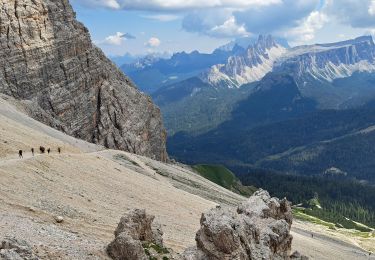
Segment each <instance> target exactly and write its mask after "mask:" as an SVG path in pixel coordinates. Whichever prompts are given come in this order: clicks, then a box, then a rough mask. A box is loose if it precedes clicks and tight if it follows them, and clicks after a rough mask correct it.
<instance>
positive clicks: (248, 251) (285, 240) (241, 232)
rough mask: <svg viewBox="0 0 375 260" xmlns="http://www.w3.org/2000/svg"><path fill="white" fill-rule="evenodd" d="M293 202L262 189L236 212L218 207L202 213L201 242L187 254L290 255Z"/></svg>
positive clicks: (192, 259)
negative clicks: (273, 196) (271, 194)
mask: <svg viewBox="0 0 375 260" xmlns="http://www.w3.org/2000/svg"><path fill="white" fill-rule="evenodd" d="M292 221H293V216H292V212H291V207H290V203H289V202H288V201H287V200H286V199H283V200H279V199H277V198H271V197H270V195H269V194H268V192H267V191H263V190H259V191H257V192H256V193H254V195H253V196H252V197H250V198H249V199H248V200H247V201H246V202H244V203H243V204H242V205H240V206H239V207H238V208H237V211H235V212H233V211H230V210H228V209H224V208H221V207H216V208H214V209H211V210H210V211H208V212H207V213H204V214H202V217H201V228H200V229H199V230H198V232H197V234H196V242H197V245H196V247H195V248H189V249H187V250H186V251H185V252H184V253H183V256H184V258H185V259H187V260H201V259H202V260H203V259H220V260H221V259H236V260H237V259H238V260H242V259H243V260H245V259H290V251H291V245H292V235H291V234H290V228H291V225H292Z"/></svg>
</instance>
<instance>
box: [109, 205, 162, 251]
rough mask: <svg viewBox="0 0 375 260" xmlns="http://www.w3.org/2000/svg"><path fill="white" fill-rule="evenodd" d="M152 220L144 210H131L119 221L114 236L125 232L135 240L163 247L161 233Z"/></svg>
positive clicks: (157, 225) (153, 217)
mask: <svg viewBox="0 0 375 260" xmlns="http://www.w3.org/2000/svg"><path fill="white" fill-rule="evenodd" d="M154 219H155V216H152V215H149V214H147V213H146V210H144V209H134V210H131V211H129V212H128V213H126V214H125V215H124V216H123V217H122V218H121V219H120V222H119V224H118V226H117V228H116V230H115V236H116V237H117V236H118V235H120V234H121V233H123V232H126V233H128V234H129V235H130V236H131V237H132V238H133V239H135V240H140V241H144V242H149V243H154V244H157V245H160V246H163V238H162V236H163V232H162V231H161V227H160V225H159V224H157V223H154V222H153V221H154Z"/></svg>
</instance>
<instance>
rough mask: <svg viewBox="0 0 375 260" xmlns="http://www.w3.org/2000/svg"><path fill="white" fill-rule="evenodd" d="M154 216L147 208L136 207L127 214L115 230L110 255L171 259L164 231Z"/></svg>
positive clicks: (119, 259)
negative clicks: (164, 244)
mask: <svg viewBox="0 0 375 260" xmlns="http://www.w3.org/2000/svg"><path fill="white" fill-rule="evenodd" d="M154 218H155V217H154V216H152V215H148V214H146V211H145V210H140V209H135V210H132V211H130V212H128V213H127V214H125V215H124V216H123V217H122V218H121V220H120V223H119V224H118V226H117V228H116V231H115V239H114V240H113V241H112V242H111V243H110V244H109V245H108V247H107V252H108V255H109V256H110V257H111V258H112V259H115V260H123V259H127V260H138V259H140V260H143V259H151V257H154V258H153V259H159V258H160V259H162V257H163V256H165V257H167V256H166V255H168V256H169V257H168V259H170V252H169V251H168V250H167V249H165V248H164V247H163V238H162V236H163V232H162V231H161V227H160V225H159V224H156V223H154V222H153V221H154Z"/></svg>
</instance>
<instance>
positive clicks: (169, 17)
mask: <svg viewBox="0 0 375 260" xmlns="http://www.w3.org/2000/svg"><path fill="white" fill-rule="evenodd" d="M141 17H143V18H146V19H151V20H156V21H160V22H171V21H175V20H178V19H180V16H178V15H173V14H156V15H142V16H141Z"/></svg>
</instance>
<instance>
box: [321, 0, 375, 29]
mask: <svg viewBox="0 0 375 260" xmlns="http://www.w3.org/2000/svg"><path fill="white" fill-rule="evenodd" d="M324 12H326V13H327V15H329V16H330V17H335V18H336V19H337V21H339V22H340V23H341V24H343V25H349V26H351V27H353V28H370V27H374V26H375V1H374V0H327V1H326V6H325V8H324Z"/></svg>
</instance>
